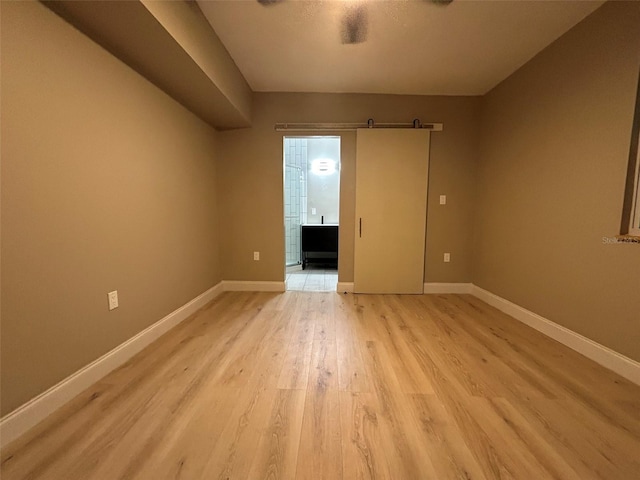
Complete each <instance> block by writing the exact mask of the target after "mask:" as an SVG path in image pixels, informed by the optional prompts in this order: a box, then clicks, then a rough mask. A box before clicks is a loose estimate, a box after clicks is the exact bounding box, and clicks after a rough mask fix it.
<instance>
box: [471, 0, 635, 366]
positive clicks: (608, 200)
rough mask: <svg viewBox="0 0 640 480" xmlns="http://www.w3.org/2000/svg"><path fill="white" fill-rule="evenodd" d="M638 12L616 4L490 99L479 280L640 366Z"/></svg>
mask: <svg viewBox="0 0 640 480" xmlns="http://www.w3.org/2000/svg"><path fill="white" fill-rule="evenodd" d="M639 25H640V2H627V3H623V2H609V3H607V4H605V5H604V6H603V7H602V8H601V9H599V10H597V11H596V12H595V13H594V14H593V15H591V16H590V17H588V18H587V19H586V20H585V21H584V22H582V23H580V24H578V25H577V26H576V27H575V28H574V29H572V30H571V31H569V32H568V33H567V34H565V35H564V36H563V37H561V38H560V39H559V40H558V41H557V42H555V43H554V44H552V45H551V46H550V47H549V48H547V49H546V50H544V51H543V52H542V53H541V54H539V55H538V56H537V57H535V58H534V59H533V60H532V61H530V62H529V63H528V64H526V65H525V66H524V67H523V68H521V69H520V70H519V71H518V72H516V73H515V74H514V75H513V76H511V77H510V78H509V79H507V80H506V81H505V82H503V83H502V84H501V85H499V86H498V87H497V88H495V89H494V90H493V91H492V92H490V93H489V94H488V95H487V96H486V97H485V98H484V101H483V117H482V125H483V128H482V142H481V152H482V155H481V161H480V164H479V172H478V212H477V216H476V222H475V223H476V240H475V251H474V272H473V281H474V283H476V284H477V285H479V286H480V287H483V288H485V289H487V290H490V291H491V292H493V293H495V294H497V295H500V296H502V297H504V298H507V299H508V300H511V301H513V302H515V303H517V304H519V305H521V306H523V307H525V308H527V309H530V310H532V311H534V312H536V313H538V314H540V315H542V316H544V317H546V318H548V319H550V320H552V321H554V322H556V323H559V324H560V325H563V326H565V327H567V328H569V329H571V330H573V331H575V332H578V333H581V334H582V335H585V336H586V337H588V338H591V339H593V340H595V341H597V342H599V343H601V344H603V345H606V346H608V347H610V348H612V349H614V350H616V351H618V352H620V353H622V354H624V355H627V356H629V357H631V358H634V359H635V360H640V322H639V319H640V314H639V312H640V295H639V294H638V287H639V285H640V245H629V244H616V245H612V244H606V243H603V237H613V236H614V235H616V234H617V233H619V231H618V229H619V226H620V215H621V212H622V200H623V193H624V182H625V175H626V166H627V160H628V155H629V141H630V135H631V123H632V117H633V105H634V96H635V91H636V85H637V83H636V82H637V80H638V71H639V68H640V48H639V45H640V28H638V26H639Z"/></svg>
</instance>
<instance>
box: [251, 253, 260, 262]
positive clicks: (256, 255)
mask: <svg viewBox="0 0 640 480" xmlns="http://www.w3.org/2000/svg"><path fill="white" fill-rule="evenodd" d="M253 259H254V260H260V252H253Z"/></svg>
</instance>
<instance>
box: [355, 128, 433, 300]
mask: <svg viewBox="0 0 640 480" xmlns="http://www.w3.org/2000/svg"><path fill="white" fill-rule="evenodd" d="M429 133H430V132H429V131H428V130H422V129H359V130H358V133H357V152H356V240H355V265H354V268H355V270H354V291H355V292H356V293H422V292H423V285H424V249H425V231H426V218H427V182H428V178H427V175H428V169H429Z"/></svg>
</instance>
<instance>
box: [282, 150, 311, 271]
mask: <svg viewBox="0 0 640 480" xmlns="http://www.w3.org/2000/svg"><path fill="white" fill-rule="evenodd" d="M284 163H285V176H284V190H285V192H284V193H285V194H284V199H285V201H284V216H285V242H286V257H287V265H295V264H298V263H300V225H301V224H302V223H305V222H306V220H307V182H306V180H305V175H306V174H307V139H305V138H286V139H285V145H284Z"/></svg>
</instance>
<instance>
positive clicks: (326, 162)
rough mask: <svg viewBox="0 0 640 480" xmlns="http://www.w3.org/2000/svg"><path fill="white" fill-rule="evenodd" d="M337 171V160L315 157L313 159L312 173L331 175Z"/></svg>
mask: <svg viewBox="0 0 640 480" xmlns="http://www.w3.org/2000/svg"><path fill="white" fill-rule="evenodd" d="M335 171H336V161H335V160H332V159H331V158H315V159H313V160H312V161H311V173H313V174H314V175H331V174H332V173H335Z"/></svg>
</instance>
